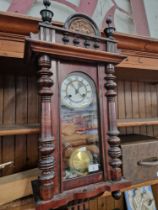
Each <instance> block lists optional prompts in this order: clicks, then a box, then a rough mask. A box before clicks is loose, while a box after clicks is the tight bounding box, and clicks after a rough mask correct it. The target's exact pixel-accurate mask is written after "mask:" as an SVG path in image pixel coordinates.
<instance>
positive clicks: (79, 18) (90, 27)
mask: <svg viewBox="0 0 158 210" xmlns="http://www.w3.org/2000/svg"><path fill="white" fill-rule="evenodd" d="M64 27H65V28H66V29H68V30H72V31H75V32H79V33H83V34H87V35H92V36H99V35H100V33H99V29H98V27H97V25H96V23H95V22H94V21H93V20H92V19H91V18H90V17H88V16H86V15H84V14H74V15H72V16H70V17H69V18H68V19H67V20H66V22H65V24H64Z"/></svg>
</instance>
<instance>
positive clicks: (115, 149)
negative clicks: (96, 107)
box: [105, 18, 122, 181]
mask: <svg viewBox="0 0 158 210" xmlns="http://www.w3.org/2000/svg"><path fill="white" fill-rule="evenodd" d="M107 24H108V28H106V29H105V33H106V35H107V37H108V38H110V39H111V40H113V32H114V30H115V29H114V27H112V20H111V19H110V18H109V19H107ZM107 51H110V52H115V44H114V43H112V42H110V41H109V42H108V43H107ZM114 73H115V66H114V64H112V63H108V64H107V66H106V70H105V74H106V75H105V81H106V82H105V87H106V89H107V92H106V97H107V106H108V112H107V114H108V125H109V126H108V136H109V139H108V142H109V146H110V147H109V151H108V153H109V156H110V158H111V160H110V162H109V164H110V166H111V179H112V180H113V181H119V180H121V177H122V172H121V165H122V162H121V159H120V157H121V149H120V138H119V137H118V135H119V131H118V129H117V122H116V105H115V97H116V91H115V88H116V82H115V81H114V80H115V78H116V77H115V76H114Z"/></svg>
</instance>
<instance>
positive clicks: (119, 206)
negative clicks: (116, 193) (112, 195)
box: [114, 194, 125, 210]
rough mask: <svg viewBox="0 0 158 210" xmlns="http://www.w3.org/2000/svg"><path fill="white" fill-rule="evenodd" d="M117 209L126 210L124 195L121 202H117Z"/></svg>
mask: <svg viewBox="0 0 158 210" xmlns="http://www.w3.org/2000/svg"><path fill="white" fill-rule="evenodd" d="M114 202H115V208H116V209H120V210H123V209H125V205H124V195H123V194H122V196H121V198H120V199H119V200H115V201H114Z"/></svg>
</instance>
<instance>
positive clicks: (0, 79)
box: [0, 77, 3, 176]
mask: <svg viewBox="0 0 158 210" xmlns="http://www.w3.org/2000/svg"><path fill="white" fill-rule="evenodd" d="M2 123H3V77H0V125H1V124H2ZM2 141H3V138H2V137H0V164H1V163H2V152H1V151H2ZM0 176H2V170H0Z"/></svg>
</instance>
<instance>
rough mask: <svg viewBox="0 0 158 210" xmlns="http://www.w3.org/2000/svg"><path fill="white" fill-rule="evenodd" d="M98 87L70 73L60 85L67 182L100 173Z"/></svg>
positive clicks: (87, 79) (86, 78) (84, 77)
mask: <svg viewBox="0 0 158 210" xmlns="http://www.w3.org/2000/svg"><path fill="white" fill-rule="evenodd" d="M97 116H98V115H97V98H96V88H95V85H94V83H93V81H92V80H91V79H90V78H89V77H88V76H87V75H85V74H83V73H78V72H76V73H72V74H69V75H68V76H67V77H66V78H65V79H64V81H63V82H62V85H61V133H62V144H63V162H64V174H63V176H64V179H70V178H75V177H78V176H84V175H88V174H91V173H94V172H97V171H99V170H100V154H99V153H100V152H99V135H98V117H97Z"/></svg>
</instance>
